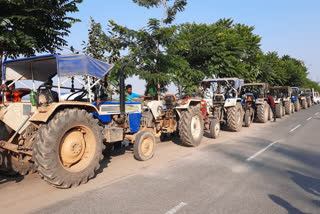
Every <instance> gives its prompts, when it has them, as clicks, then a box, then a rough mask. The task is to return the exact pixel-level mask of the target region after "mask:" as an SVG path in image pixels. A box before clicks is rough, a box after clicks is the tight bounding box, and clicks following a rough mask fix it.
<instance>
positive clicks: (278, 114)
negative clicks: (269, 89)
mask: <svg viewBox="0 0 320 214" xmlns="http://www.w3.org/2000/svg"><path fill="white" fill-rule="evenodd" d="M282 111H283V107H282V104H281V103H278V104H276V117H277V118H282V115H283V113H282Z"/></svg>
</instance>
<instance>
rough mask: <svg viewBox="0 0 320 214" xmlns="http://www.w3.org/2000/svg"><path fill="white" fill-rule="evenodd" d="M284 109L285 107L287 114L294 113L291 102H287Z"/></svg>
mask: <svg viewBox="0 0 320 214" xmlns="http://www.w3.org/2000/svg"><path fill="white" fill-rule="evenodd" d="M284 107H285V111H286V114H288V115H290V114H291V113H292V109H291V108H292V106H291V102H290V101H286V102H285V103H284Z"/></svg>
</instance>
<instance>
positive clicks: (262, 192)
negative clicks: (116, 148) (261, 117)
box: [0, 105, 320, 214]
mask: <svg viewBox="0 0 320 214" xmlns="http://www.w3.org/2000/svg"><path fill="white" fill-rule="evenodd" d="M319 145H320V106H319V105H315V106H312V107H311V108H310V109H307V110H301V111H300V112H298V113H295V114H294V115H292V116H286V117H285V118H284V119H281V120H278V121H277V122H276V123H272V122H269V123H267V124H256V123H254V124H253V125H252V127H250V128H245V127H244V128H243V129H242V130H241V132H239V133H232V132H227V131H225V132H223V133H222V136H221V137H220V138H219V139H218V140H213V139H209V138H204V140H203V142H202V145H201V146H200V147H197V148H186V147H183V146H181V145H179V142H175V143H172V142H165V143H160V144H159V145H158V146H157V153H156V155H155V157H154V158H153V159H152V160H150V161H146V162H139V161H136V160H134V159H133V158H132V154H131V152H130V151H123V152H120V153H121V154H119V155H117V154H116V155H115V154H111V156H110V157H109V158H107V159H106V160H104V164H103V167H102V169H101V172H100V173H99V174H98V175H97V177H96V178H95V179H93V180H92V181H90V182H88V184H86V185H82V186H80V187H78V188H73V189H70V190H57V189H55V188H53V187H49V185H47V184H46V183H45V182H44V181H42V180H41V179H40V178H39V177H38V176H36V175H29V176H26V177H24V178H5V177H0V213H9V212H10V213H18V212H19V213H21V211H22V212H23V213H139V214H143V213H155V214H157V213H159V214H161V213H163V214H174V213H192V214H194V213H219V214H220V213H226V214H228V213H237V214H238V213H245V214H248V213H249V214H250V213H253V214H258V213H280V214H281V213H290V214H295V213H298V214H302V213H314V214H318V213H320V170H319V169H320V146H319ZM122 153H124V154H122ZM19 179H20V180H19ZM1 209H2V210H3V212H1Z"/></svg>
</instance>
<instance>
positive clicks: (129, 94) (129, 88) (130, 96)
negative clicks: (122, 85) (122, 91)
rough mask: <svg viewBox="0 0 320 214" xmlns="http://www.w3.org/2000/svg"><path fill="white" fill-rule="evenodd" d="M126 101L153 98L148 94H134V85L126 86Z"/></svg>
mask: <svg viewBox="0 0 320 214" xmlns="http://www.w3.org/2000/svg"><path fill="white" fill-rule="evenodd" d="M126 92H127V93H126V101H129V102H131V101H133V99H134V98H146V97H151V95H150V94H148V95H147V96H143V95H139V94H135V93H132V85H130V84H129V85H127V86H126Z"/></svg>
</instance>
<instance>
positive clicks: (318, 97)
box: [312, 88, 320, 104]
mask: <svg viewBox="0 0 320 214" xmlns="http://www.w3.org/2000/svg"><path fill="white" fill-rule="evenodd" d="M312 98H313V99H312V102H313V103H314V104H320V95H319V92H317V91H314V89H313V88H312Z"/></svg>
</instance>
